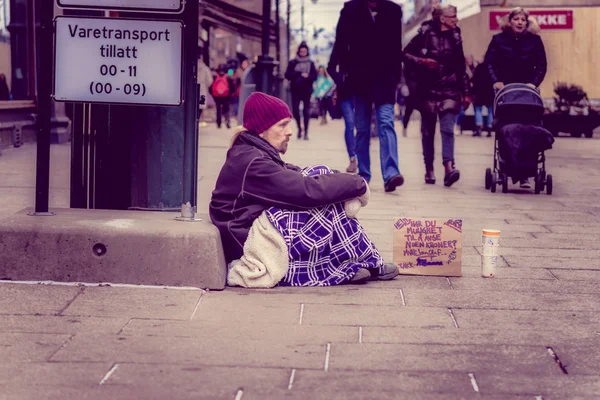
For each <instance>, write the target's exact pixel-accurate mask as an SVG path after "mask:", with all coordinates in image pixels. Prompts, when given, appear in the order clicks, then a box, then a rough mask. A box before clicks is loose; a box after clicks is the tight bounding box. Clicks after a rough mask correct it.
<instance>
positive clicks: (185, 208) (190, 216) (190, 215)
mask: <svg viewBox="0 0 600 400" xmlns="http://www.w3.org/2000/svg"><path fill="white" fill-rule="evenodd" d="M195 214H196V207H192V205H191V204H190V203H189V202H188V203H186V204H182V205H181V216H179V217H175V220H176V221H183V222H200V221H202V219H201V218H196V217H195Z"/></svg>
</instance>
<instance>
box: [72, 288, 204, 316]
mask: <svg viewBox="0 0 600 400" xmlns="http://www.w3.org/2000/svg"><path fill="white" fill-rule="evenodd" d="M202 293H204V292H203V291H201V290H175V289H173V290H170V289H158V288H157V289H142V288H136V289H135V290H131V289H130V288H124V287H97V288H96V287H88V288H86V289H85V291H84V292H83V293H82V294H81V295H79V296H78V297H77V299H75V301H73V303H71V305H70V306H69V307H67V309H66V310H65V311H64V312H63V314H64V315H77V316H95V317H129V318H134V317H135V318H164V319H190V318H191V316H192V313H193V312H194V309H195V308H196V305H197V303H198V300H199V299H200V296H201V295H202Z"/></svg>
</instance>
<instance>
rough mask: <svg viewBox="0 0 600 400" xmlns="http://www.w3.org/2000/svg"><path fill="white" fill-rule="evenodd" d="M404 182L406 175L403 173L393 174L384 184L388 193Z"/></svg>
mask: <svg viewBox="0 0 600 400" xmlns="http://www.w3.org/2000/svg"><path fill="white" fill-rule="evenodd" d="M403 184H404V177H403V176H402V175H396V176H392V177H391V178H390V179H388V181H387V182H386V183H385V185H384V186H383V188H384V190H385V191H386V193H389V192H393V191H394V190H396V188H397V187H398V186H402V185H403Z"/></svg>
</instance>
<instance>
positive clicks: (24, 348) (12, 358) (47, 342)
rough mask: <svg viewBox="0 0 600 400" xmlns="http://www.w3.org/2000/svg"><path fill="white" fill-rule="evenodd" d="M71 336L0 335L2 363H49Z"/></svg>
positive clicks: (37, 334) (0, 358)
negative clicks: (51, 357) (50, 358)
mask: <svg viewBox="0 0 600 400" xmlns="http://www.w3.org/2000/svg"><path fill="white" fill-rule="evenodd" d="M70 337H71V335H60V334H39V333H6V332H3V333H0V363H15V362H34V361H38V362H39V361H47V360H48V358H49V357H50V356H52V354H54V353H55V352H56V351H57V350H58V349H59V348H60V347H61V346H62V345H63V344H64V343H65V342H66V341H67V340H69V338H70Z"/></svg>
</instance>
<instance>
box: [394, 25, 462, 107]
mask: <svg viewBox="0 0 600 400" xmlns="http://www.w3.org/2000/svg"><path fill="white" fill-rule="evenodd" d="M404 58H405V60H406V62H407V63H411V64H412V65H413V66H415V68H416V75H417V78H416V79H417V93H416V95H417V96H418V100H417V104H419V108H421V109H422V110H425V111H429V112H436V111H444V110H454V111H456V112H458V111H460V107H461V101H462V99H463V96H466V95H468V94H469V91H470V82H469V76H468V75H467V71H466V61H465V54H464V51H463V45H462V37H461V32H460V28H458V27H457V28H455V29H453V30H449V31H442V30H441V28H440V24H439V23H437V22H434V21H426V22H424V23H423V25H421V28H420V29H419V33H418V34H417V36H415V37H414V38H413V39H412V40H411V41H410V43H409V44H408V45H407V46H406V48H405V49H404ZM422 58H429V59H433V60H435V61H437V62H438V63H439V67H438V68H437V69H434V70H431V69H428V68H426V67H425V66H423V65H421V64H420V63H419V60H420V59H422Z"/></svg>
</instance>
